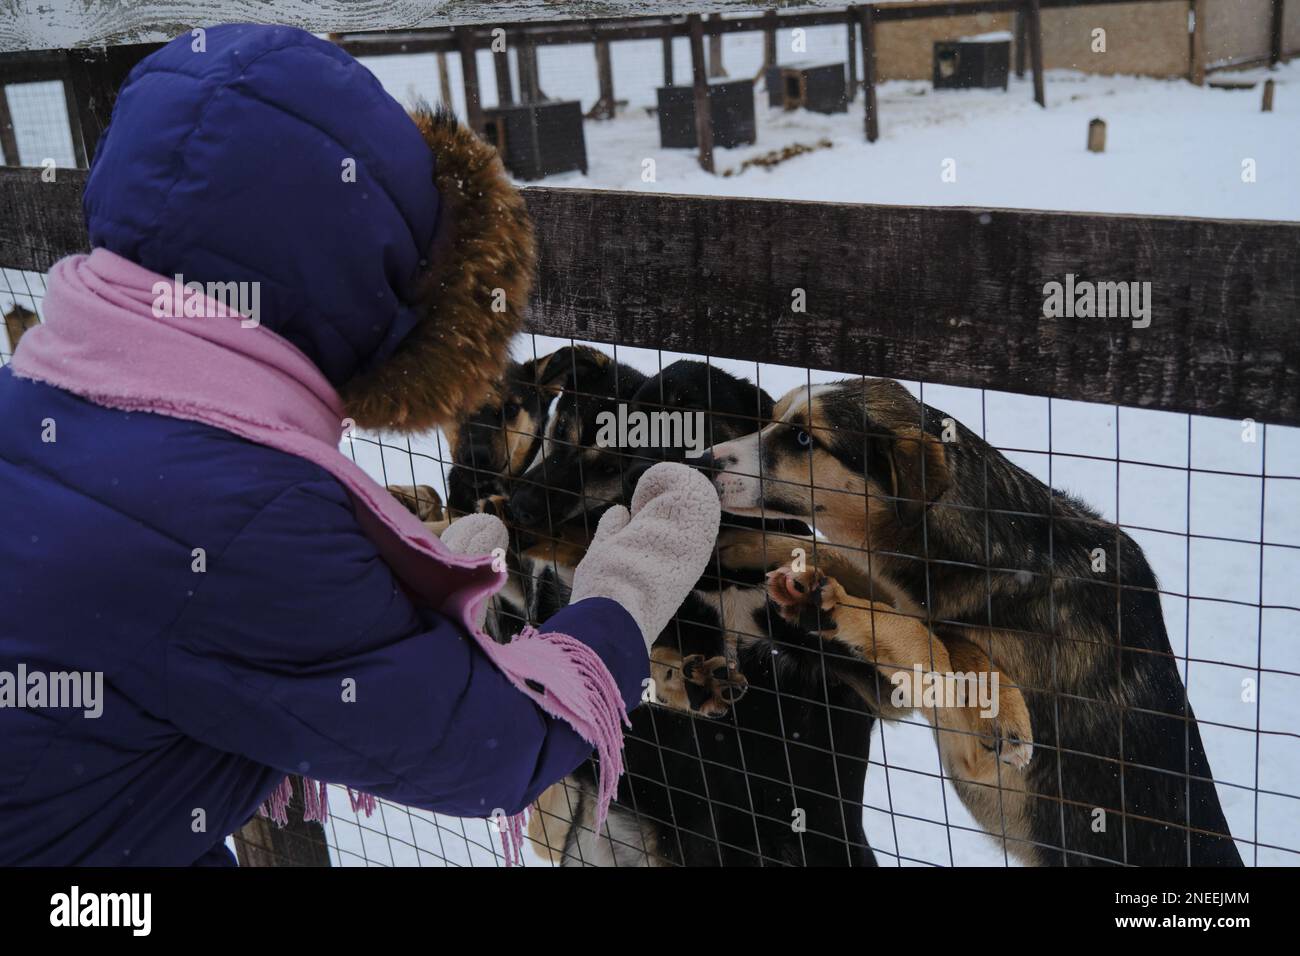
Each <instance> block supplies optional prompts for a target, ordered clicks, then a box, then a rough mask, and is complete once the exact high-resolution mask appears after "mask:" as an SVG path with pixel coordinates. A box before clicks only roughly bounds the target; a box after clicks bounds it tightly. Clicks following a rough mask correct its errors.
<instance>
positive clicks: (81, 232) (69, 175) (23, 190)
mask: <svg viewBox="0 0 1300 956" xmlns="http://www.w3.org/2000/svg"><path fill="white" fill-rule="evenodd" d="M43 172H45V171H44V170H42V169H41V168H40V167H35V166H31V167H21V168H19V167H14V166H0V222H2V223H4V224H5V228H3V229H0V268H10V269H30V270H32V271H34V272H47V271H49V268H50V266H52V265H54V263H56V262H58V261H59V260H60V259H62V258H63V257H64V256H66V255H70V254H72V253H74V252H82V251H84V250H85V249H86V248H87V245H88V242H89V240H88V239H87V238H86V226H85V223H84V222H83V221H82V217H81V193H82V191H83V190H84V189H85V186H86V171H85V170H84V169H57V170H54V176H55V180H54V182H43V181H42V179H41V174H42V173H43Z"/></svg>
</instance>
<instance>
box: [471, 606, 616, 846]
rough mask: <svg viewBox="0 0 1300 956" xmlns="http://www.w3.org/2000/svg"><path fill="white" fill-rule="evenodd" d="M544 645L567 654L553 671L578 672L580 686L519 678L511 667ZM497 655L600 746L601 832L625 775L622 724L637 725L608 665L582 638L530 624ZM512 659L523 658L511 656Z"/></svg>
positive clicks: (549, 707)
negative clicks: (542, 685) (536, 683)
mask: <svg viewBox="0 0 1300 956" xmlns="http://www.w3.org/2000/svg"><path fill="white" fill-rule="evenodd" d="M543 646H544V647H545V648H546V651H545V653H546V654H548V655H551V656H559V657H561V658H563V666H559V667H555V668H553V669H552V672H553V673H561V674H564V675H566V676H570V675H576V676H577V678H578V680H579V681H580V683H581V687H573V686H566V687H564V688H558V687H555V686H551V687H547V688H546V689H545V690H543V691H541V692H539V691H537V690H535V689H534V688H532V687H530V686H528V685H527V684H526V683H525V682H524V681H523V680H522V679H519V678H517V677H516V673H517V671H516V666H512V665H518V664H523V663H524V659H527V658H535V657H536V656H539V655H537V654H535V653H534V652H535V651H538V650H541V647H543ZM493 656H494V657H495V659H496V664H497V665H498V666H499V667H500V668H501V669H502V670H503V671H505V672H506V674H507V675H508V676H510V678H511V679H512V680H513V681H514V683H515V686H516V687H518V688H519V689H520V690H522V691H523V692H524V693H526V694H528V695H529V696H530V697H532V698H533V700H535V701H536V702H537V704H538V705H539V706H540V707H541V708H542V709H543V710H545V711H546V712H547V713H548V714H550V715H551V716H552V717H555V718H557V719H559V720H563V721H564V722H565V723H567V724H569V725H570V726H571V727H573V729H574V730H576V731H577V732H578V733H579V734H580V735H581V736H582V738H583V739H584V740H586V741H587V743H589V744H591V745H592V747H593V748H594V749H595V751H596V756H597V758H598V760H599V762H600V778H599V782H598V784H597V787H596V830H597V832H599V831H600V830H601V829H603V828H604V825H605V817H606V816H607V815H608V813H609V805H610V802H611V801H612V800H613V799H614V794H615V793H616V792H617V790H618V778H619V777H621V776H622V775H623V726H625V725H626V726H628V727H630V726H632V722H631V720H629V719H628V716H627V712H626V711H625V710H624V709H623V696H622V694H620V693H619V690H618V685H617V684H616V683H615V682H614V677H613V675H612V674H610V672H609V668H607V667H606V666H605V664H604V662H603V661H602V660H601V659H600V655H598V654H597V653H596V652H595V651H593V650H592V649H591V648H590V647H588V646H587V645H586V644H584V643H582V642H581V641H579V640H577V639H575V638H573V637H570V636H569V635H568V634H560V633H558V632H550V633H547V634H542V633H539V632H538V630H537V629H536V628H535V627H532V626H528V627H525V628H524V629H523V630H522V631H520V632H519V634H518V635H517V636H516V637H515V639H514V640H513V641H511V642H510V643H509V644H502V645H497V649H496V652H495V653H494V654H493ZM512 657H518V658H520V660H519V661H514V660H511V658H512ZM533 669H534V668H530V667H528V666H526V665H525V666H522V667H518V670H519V671H523V672H528V671H530V670H533ZM561 690H563V693H561V692H560V691H561ZM520 816H521V817H522V814H520ZM507 859H508V856H507Z"/></svg>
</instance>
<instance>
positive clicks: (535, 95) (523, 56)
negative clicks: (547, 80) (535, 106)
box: [518, 39, 546, 103]
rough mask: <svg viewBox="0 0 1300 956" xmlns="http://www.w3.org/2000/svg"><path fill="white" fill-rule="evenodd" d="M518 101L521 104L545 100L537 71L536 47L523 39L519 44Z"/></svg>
mask: <svg viewBox="0 0 1300 956" xmlns="http://www.w3.org/2000/svg"><path fill="white" fill-rule="evenodd" d="M518 56H519V99H520V101H521V102H523V103H541V102H542V101H544V100H545V99H546V94H545V93H543V92H542V83H541V74H540V72H539V70H538V69H537V47H536V46H534V45H533V44H532V43H530V42H528V40H527V39H525V40H524V41H523V42H522V43H520V44H519V48H518Z"/></svg>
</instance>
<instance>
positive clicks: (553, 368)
mask: <svg viewBox="0 0 1300 956" xmlns="http://www.w3.org/2000/svg"><path fill="white" fill-rule="evenodd" d="M610 361H611V359H610V357H609V356H608V355H606V354H605V353H604V352H601V351H598V350H597V349H593V348H591V347H590V346H587V345H566V346H565V347H564V348H562V349H559V350H557V351H555V352H552V353H551V354H550V355H544V356H542V357H541V358H537V359H534V360H532V361H531V362H528V363H526V364H525V366H524V367H525V368H528V367H529V366H532V370H533V381H534V382H535V383H536V384H537V385H538V386H540V387H541V388H544V389H546V390H547V391H550V392H553V393H556V394H558V393H559V392H562V391H564V389H566V388H573V389H577V390H578V391H585V389H582V388H581V387H580V383H582V382H583V381H586V380H587V379H588V378H590V376H591V375H592V374H593V373H597V372H600V371H602V370H604V369H606V368H608V367H609V363H610Z"/></svg>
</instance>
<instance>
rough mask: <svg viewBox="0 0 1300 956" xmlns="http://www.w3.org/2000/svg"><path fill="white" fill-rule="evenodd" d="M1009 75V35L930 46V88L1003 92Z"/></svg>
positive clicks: (964, 38)
mask: <svg viewBox="0 0 1300 956" xmlns="http://www.w3.org/2000/svg"><path fill="white" fill-rule="evenodd" d="M1010 72H1011V34H1010V33H1006V32H1002V33H985V34H981V35H980V36H975V37H963V38H961V39H959V40H936V41H935V42H934V88H935V89H936V90H959V89H976V88H998V87H1000V88H1002V89H1004V90H1005V89H1006V88H1007V77H1008V76H1009V74H1010Z"/></svg>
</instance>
